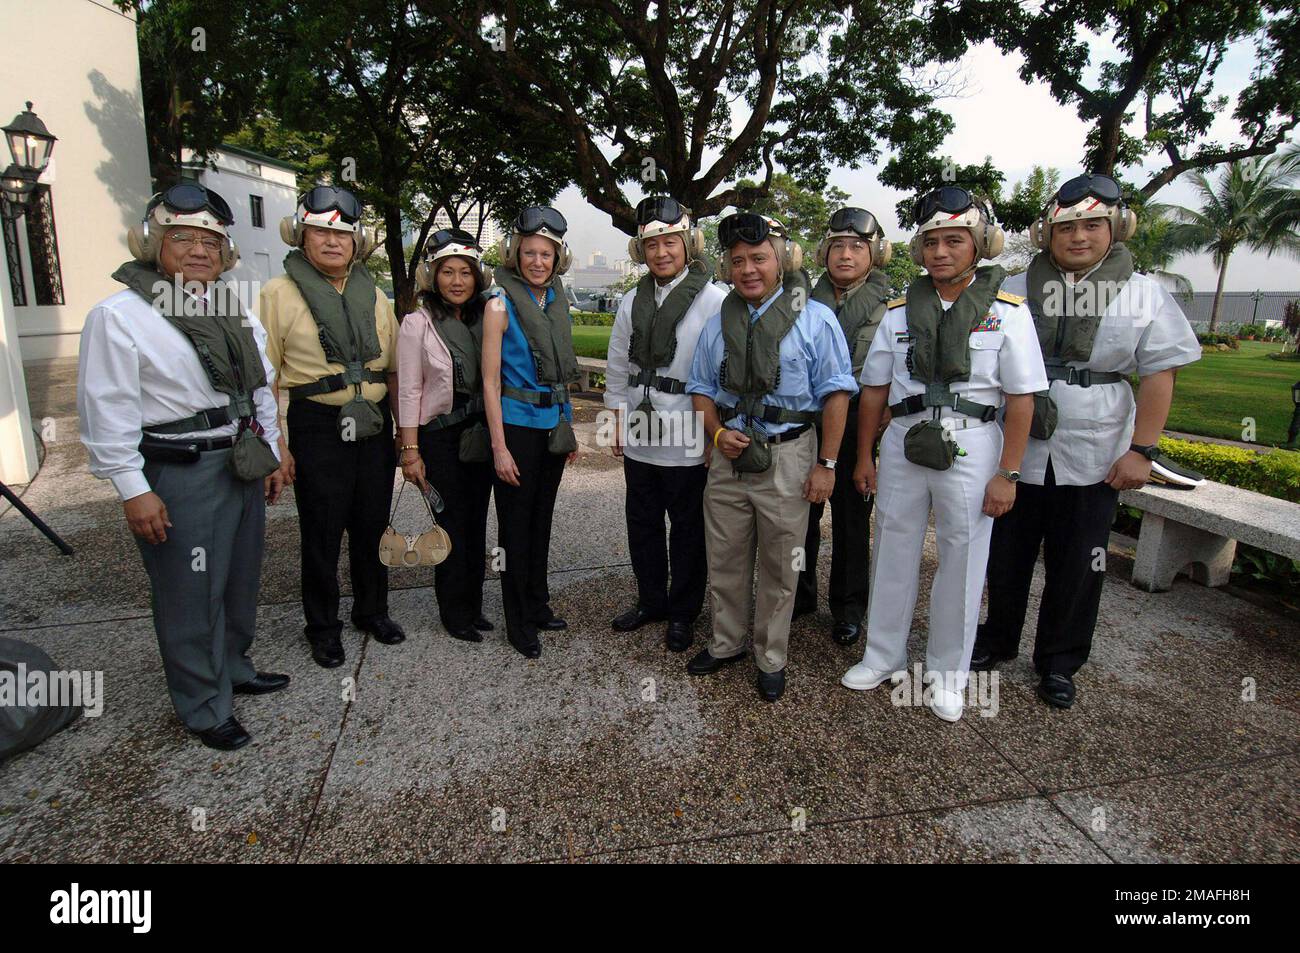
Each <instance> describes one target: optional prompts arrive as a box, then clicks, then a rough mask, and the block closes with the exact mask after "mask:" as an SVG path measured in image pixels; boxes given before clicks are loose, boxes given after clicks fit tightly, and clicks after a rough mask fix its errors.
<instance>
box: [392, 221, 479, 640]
mask: <svg viewBox="0 0 1300 953" xmlns="http://www.w3.org/2000/svg"><path fill="white" fill-rule="evenodd" d="M481 254H482V252H481V249H480V248H479V247H478V245H477V244H476V243H475V240H474V237H473V236H472V235H470V234H469V233H468V232H463V231H461V230H460V229H457V228H453V229H439V230H438V231H437V232H434V234H433V235H432V236H430V238H429V240H428V241H427V242H426V243H425V246H424V258H423V260H422V261H421V262H420V265H419V267H418V268H417V270H416V275H415V280H416V285H417V286H418V287H419V289H420V293H419V296H418V298H417V301H418V305H419V306H418V307H417V308H416V310H415V311H412V312H411V313H410V314H408V315H407V316H406V317H405V318H403V319H402V328H401V332H400V333H399V335H398V338H397V395H398V421H397V422H398V427H399V429H400V431H401V447H402V453H401V463H402V475H403V476H404V477H405V478H406V479H407V480H408V481H409V482H411V483H414V484H416V485H417V486H419V487H420V489H421V490H426V489H427V488H428V486H429V484H433V486H434V487H435V488H436V489H437V491H438V493H439V494H440V495H441V496H442V499H443V501H444V503H445V504H446V506H445V507H444V509H443V511H442V513H441V514H440V520H441V525H442V527H443V529H445V530H446V531H447V534H448V536H450V537H451V554H450V555H449V556H448V557H447V559H446V560H444V561H443V562H441V563H439V564H438V566H437V567H435V570H434V589H435V591H436V592H437V595H438V612H439V615H440V616H441V618H442V624H443V627H444V628H446V630H447V632H448V633H449V634H451V635H452V636H453V637H455V638H457V639H462V640H464V641H466V642H481V641H483V636H482V635H480V634H479V633H480V632H485V631H488V630H490V629H491V628H492V623H490V622H488V621H487V620H486V619H485V618H483V576H484V568H485V567H484V556H485V550H486V547H487V511H488V498H489V497H490V496H491V493H492V472H493V471H492V455H491V441H490V439H489V437H488V432H487V429H486V428H485V427H484V418H483V391H482V385H481V383H480V379H479V357H480V350H481V342H482V339H483V291H484V289H485V288H486V287H487V286H488V285H489V284H491V277H490V275H491V273H490V272H489V271H487V270H486V269H485V268H484V266H483V264H482V260H481Z"/></svg>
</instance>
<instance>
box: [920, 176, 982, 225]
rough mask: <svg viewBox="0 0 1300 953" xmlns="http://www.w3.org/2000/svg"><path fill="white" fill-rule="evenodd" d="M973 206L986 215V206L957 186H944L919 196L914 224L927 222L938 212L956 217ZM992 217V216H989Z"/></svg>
mask: <svg viewBox="0 0 1300 953" xmlns="http://www.w3.org/2000/svg"><path fill="white" fill-rule="evenodd" d="M972 206H974V207H975V208H978V209H979V210H980V211H982V212H984V213H985V215H988V206H987V205H985V204H984V202H983V201H981V200H980V199H978V198H976V197H975V196H973V195H971V194H970V192H968V191H966V190H965V189H963V188H962V187H961V186H958V185H945V186H943V187H942V188H938V189H935V190H934V191H933V192H929V193H927V194H925V195H923V196H921V197H920V198H919V199H917V201H916V212H915V218H916V224H917V225H920V224H922V223H924V222H927V221H929V220H930V219H931V218H933V217H934V216H935V215H936V214H937V213H939V212H947V213H949V214H950V215H958V214H960V213H962V212H964V211H966V210H967V209H968V208H971V207H972ZM989 217H992V216H989Z"/></svg>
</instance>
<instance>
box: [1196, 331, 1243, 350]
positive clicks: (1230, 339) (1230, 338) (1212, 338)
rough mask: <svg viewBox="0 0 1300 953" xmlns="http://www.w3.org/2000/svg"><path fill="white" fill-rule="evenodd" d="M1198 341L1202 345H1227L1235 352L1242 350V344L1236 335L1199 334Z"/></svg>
mask: <svg viewBox="0 0 1300 953" xmlns="http://www.w3.org/2000/svg"><path fill="white" fill-rule="evenodd" d="M1196 340H1197V341H1199V342H1200V343H1201V344H1210V345H1214V344H1226V345H1228V347H1230V348H1232V349H1233V350H1234V351H1236V350H1240V348H1241V344H1240V343H1239V342H1238V340H1237V336H1236V335H1235V334H1217V333H1216V334H1198V335H1196Z"/></svg>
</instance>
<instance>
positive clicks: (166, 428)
mask: <svg viewBox="0 0 1300 953" xmlns="http://www.w3.org/2000/svg"><path fill="white" fill-rule="evenodd" d="M237 419H238V418H237V417H232V416H231V415H230V405H229V404H227V405H226V406H225V407H209V408H208V409H207V410H200V411H199V412H198V413H197V414H194V415H192V416H190V417H184V418H182V419H180V420H173V421H170V422H168V423H165V424H145V426H144V427H143V428H142V429H143V430H145V431H147V432H148V433H197V432H198V431H200V430H215V429H216V428H218V427H224V426H225V425H226V424H228V423H230V422H231V421H233V420H237Z"/></svg>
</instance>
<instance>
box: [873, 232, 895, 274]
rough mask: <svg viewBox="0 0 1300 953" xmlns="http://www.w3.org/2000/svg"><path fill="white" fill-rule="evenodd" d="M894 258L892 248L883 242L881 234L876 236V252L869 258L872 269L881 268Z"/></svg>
mask: <svg viewBox="0 0 1300 953" xmlns="http://www.w3.org/2000/svg"><path fill="white" fill-rule="evenodd" d="M893 257H894V246H893V245H892V244H890V243H889V242H888V241H886V240H885V235H884V233H883V232H882V233H881V234H879V235H877V236H876V252H875V254H873V255H872V256H871V259H872V262H873V267H875V268H883V267H885V266H886V265H888V264H889V260H890V259H891V258H893Z"/></svg>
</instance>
